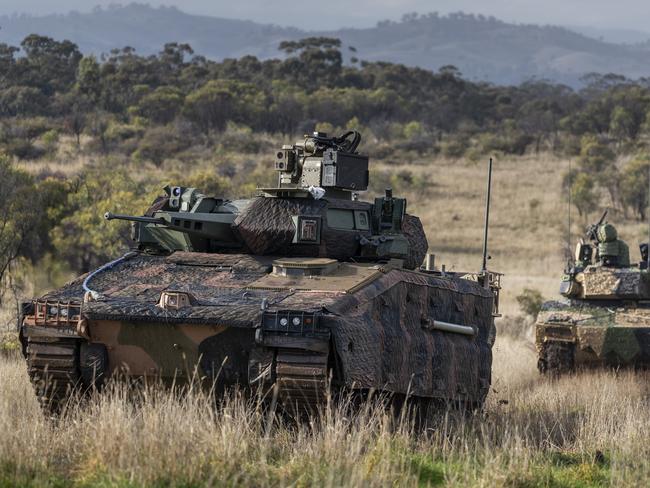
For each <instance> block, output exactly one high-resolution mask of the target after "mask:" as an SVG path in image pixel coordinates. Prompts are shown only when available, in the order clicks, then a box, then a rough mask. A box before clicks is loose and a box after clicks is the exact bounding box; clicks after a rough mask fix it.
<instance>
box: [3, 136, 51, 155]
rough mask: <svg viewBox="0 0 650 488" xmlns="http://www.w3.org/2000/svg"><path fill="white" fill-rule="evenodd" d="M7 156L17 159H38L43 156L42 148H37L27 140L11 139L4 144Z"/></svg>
mask: <svg viewBox="0 0 650 488" xmlns="http://www.w3.org/2000/svg"><path fill="white" fill-rule="evenodd" d="M4 149H5V151H6V153H7V154H9V155H11V156H15V157H17V158H18V159H39V158H40V157H42V156H43V155H45V150H44V149H43V148H40V147H37V146H35V145H34V144H32V143H31V142H30V141H28V140H27V139H13V140H11V141H9V142H8V143H7V144H5V147H4Z"/></svg>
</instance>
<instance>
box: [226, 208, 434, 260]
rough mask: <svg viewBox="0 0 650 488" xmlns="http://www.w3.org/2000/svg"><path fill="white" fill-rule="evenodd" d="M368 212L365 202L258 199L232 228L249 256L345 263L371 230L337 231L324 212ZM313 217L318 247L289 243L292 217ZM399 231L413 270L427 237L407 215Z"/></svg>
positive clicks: (237, 219)
mask: <svg viewBox="0 0 650 488" xmlns="http://www.w3.org/2000/svg"><path fill="white" fill-rule="evenodd" d="M328 208H332V209H354V210H366V211H370V209H371V205H370V204H369V203H366V202H355V201H346V200H332V201H331V202H328V201H327V200H312V199H305V198H286V199H285V198H258V199H255V200H253V201H252V202H251V204H250V205H249V206H248V207H247V208H246V209H245V210H244V211H243V212H242V213H241V214H240V215H239V216H238V217H237V218H236V219H235V222H234V225H233V228H234V231H235V233H236V234H237V235H238V236H239V237H240V239H241V240H242V241H243V243H244V245H245V246H246V248H247V249H248V250H249V251H250V252H251V253H252V254H260V255H269V254H274V253H278V254H282V255H286V256H311V257H329V258H333V259H339V260H347V259H350V258H351V257H354V256H358V255H359V238H360V236H365V237H368V236H370V234H371V232H370V231H361V230H354V231H350V230H339V229H334V228H332V227H329V226H328V222H327V209H328ZM298 215H303V216H314V217H319V218H320V219H321V220H322V223H323V228H322V231H321V242H320V245H315V244H314V245H309V244H301V245H296V244H293V245H292V244H291V243H292V240H293V237H294V235H295V231H296V228H295V225H294V221H293V217H295V216H298ZM402 231H403V232H404V234H405V235H406V237H407V239H408V241H409V244H410V246H409V255H408V257H407V259H406V260H405V263H404V266H405V267H406V268H408V269H415V268H416V267H418V266H420V265H421V264H422V261H423V259H424V256H425V254H426V252H427V249H428V243H427V237H426V235H425V233H424V229H423V227H422V224H421V222H420V219H419V218H417V217H414V216H412V215H406V217H405V219H404V222H403V225H402Z"/></svg>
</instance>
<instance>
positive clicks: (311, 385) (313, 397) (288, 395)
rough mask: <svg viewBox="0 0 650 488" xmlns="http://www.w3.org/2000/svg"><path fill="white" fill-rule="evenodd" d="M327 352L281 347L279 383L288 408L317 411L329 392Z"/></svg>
mask: <svg viewBox="0 0 650 488" xmlns="http://www.w3.org/2000/svg"><path fill="white" fill-rule="evenodd" d="M327 359H328V356H327V354H323V353H316V352H312V351H302V350H296V349H280V350H278V353H277V356H276V367H275V372H276V384H277V385H278V388H279V395H278V396H279V399H280V401H281V402H282V405H283V406H284V408H285V409H287V410H288V411H290V412H291V413H294V414H298V415H301V414H313V413H316V412H317V411H318V409H319V407H320V406H321V405H322V404H323V403H324V402H325V400H326V399H327V394H328V388H327V384H328V377H327Z"/></svg>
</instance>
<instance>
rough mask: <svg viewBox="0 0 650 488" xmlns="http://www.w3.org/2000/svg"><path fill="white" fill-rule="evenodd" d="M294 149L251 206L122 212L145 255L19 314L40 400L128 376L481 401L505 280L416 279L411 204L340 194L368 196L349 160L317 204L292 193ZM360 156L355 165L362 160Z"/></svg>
mask: <svg viewBox="0 0 650 488" xmlns="http://www.w3.org/2000/svg"><path fill="white" fill-rule="evenodd" d="M314 137H315V140H316V141H317V142H318V141H319V139H316V136H314ZM308 142H309V141H308ZM302 147H303V148H304V147H305V146H302ZM285 148H287V146H285ZM339 149H340V148H339ZM343 149H347V150H348V152H349V150H350V148H349V147H347V148H343ZM343 149H340V152H342V153H344V156H345V150H343ZM292 150H293V151H298V149H296V148H295V147H294V149H292ZM352 151H353V150H352ZM288 152H289V151H288V150H285V151H284V152H281V153H278V158H279V160H280V162H281V163H282V167H279V168H278V171H279V172H280V183H279V185H278V188H276V189H264V190H263V192H262V194H261V195H260V196H258V197H256V198H254V199H251V200H247V201H243V200H239V201H234V202H229V201H223V200H219V199H212V198H207V197H205V196H203V195H201V194H199V193H198V192H196V191H195V190H194V189H180V190H178V191H176V190H174V188H173V187H170V188H167V190H166V191H167V196H166V197H164V198H162V199H159V200H158V201H157V202H156V203H155V204H154V206H153V207H152V208H151V209H149V211H148V212H147V213H146V215H145V217H141V218H140V217H138V218H132V217H127V216H124V217H123V218H126V219H129V220H135V223H134V235H135V237H136V242H138V244H139V245H138V248H137V249H135V250H133V251H131V252H129V253H127V254H126V255H125V256H123V257H122V258H119V259H117V260H115V261H113V262H111V263H108V264H107V265H105V266H103V267H101V268H99V269H98V270H96V271H94V272H92V273H90V274H88V275H84V276H81V277H79V278H78V279H76V280H73V281H72V282H70V283H68V284H66V285H65V286H63V287H62V288H60V289H58V290H55V291H52V292H50V293H48V294H46V295H45V296H43V297H41V298H39V299H36V300H34V301H32V302H28V303H25V304H24V306H23V318H22V325H21V338H22V341H23V345H24V353H25V357H26V359H27V363H28V368H29V372H30V376H31V378H32V380H33V382H34V385H35V387H36V389H37V393H38V395H39V397H40V398H41V399H42V400H43V401H44V402H47V403H48V404H50V405H55V406H56V405H59V404H60V403H61V400H64V399H65V398H67V396H68V395H69V394H70V392H71V391H72V390H73V389H75V388H76V387H78V386H79V385H81V386H83V387H84V388H92V387H101V386H102V384H103V383H104V381H105V380H106V379H107V378H110V377H115V376H120V375H125V376H131V377H138V378H141V377H152V378H162V379H164V380H167V381H174V382H177V383H178V382H181V381H184V380H187V379H189V378H198V379H200V380H201V381H203V382H205V383H207V384H208V385H210V386H211V387H212V386H214V387H216V388H215V390H216V391H217V392H219V391H223V390H224V389H226V388H229V387H232V386H235V385H238V386H241V387H245V388H247V389H251V390H258V389H260V388H261V389H262V391H271V390H272V389H275V391H277V392H278V395H279V398H280V400H281V402H282V403H283V404H284V405H290V404H294V405H298V406H301V407H307V408H313V407H314V406H316V405H317V404H318V403H319V401H321V400H322V399H323V397H324V395H325V394H326V391H327V389H328V388H329V387H331V388H336V389H340V388H346V389H349V390H355V391H361V392H368V391H380V392H387V393H390V394H395V395H402V396H405V395H412V396H415V397H418V398H422V399H429V400H441V401H453V402H463V403H469V404H472V405H477V404H481V403H482V402H483V400H484V399H485V397H486V395H487V392H488V390H489V387H490V379H491V373H490V371H491V363H492V344H493V342H494V335H495V329H494V320H493V313H494V308H495V295H494V293H495V292H496V291H498V276H497V275H492V274H490V275H487V276H485V275H471V274H469V275H465V274H453V273H444V272H441V271H436V270H433V269H419V268H418V266H419V264H420V263H421V262H422V261H423V258H424V255H425V252H426V250H427V247H428V246H427V241H426V235H425V234H424V231H423V229H422V225H421V224H420V221H419V219H418V218H417V217H414V216H410V215H408V214H407V213H406V212H405V210H406V201H405V200H404V199H399V198H395V197H393V196H392V193H390V192H387V194H386V196H385V197H383V198H379V199H376V200H375V202H374V203H365V202H361V201H357V200H356V199H355V198H350V196H351V195H347V196H348V198H347V199H346V198H343V197H345V196H346V194H345V193H344V191H343V190H344V189H345V188H346V185H347V186H352V185H354V186H356V187H357V188H358V189H360V190H363V189H365V187H364V184H363V179H362V178H363V177H365V178H367V171H366V172H365V173H363V169H361V170H360V169H359V167H358V166H355V167H354V168H353V170H354V171H353V174H352V176H349V175H348V178H349V179H348V180H347V183H346V182H345V181H341V178H343V176H344V175H346V172H345V171H344V170H345V168H344V167H342V166H341V165H342V164H343V162H344V161H346V160H345V159H344V157H343V156H341V154H339V155H338V156H336V157H334V158H333V159H334V160H336V161H338V164H339V166H338V168H337V172H336V175H337V178H339V179H338V180H337V182H336V185H335V187H334V188H333V189H332V190H331V191H329V190H328V191H325V192H324V193H325V194H324V196H323V195H319V192H318V191H314V190H313V188H309V189H305V188H304V187H303V186H301V184H300V182H298V183H295V185H296V186H295V187H291V186H290V185H291V184H294V183H291V175H286V174H284V171H285V168H286V166H284V163H286V162H287V161H289V160H290V159H289V157H288V156H287V153H288ZM298 152H299V151H298ZM314 154H316V155H317V156H318V157H320V155H319V152H318V151H316V152H312V153H310V156H309V158H307V159H310V161H308V162H309V164H311V166H312V167H317V168H318V165H316V164H315V162H314V161H313V159H314V158H315V157H316V156H314ZM325 154H326V155H325V156H323V157H324V158H327V157H330V156H327V154H329V153H327V152H325ZM351 154H352V155H353V156H354V158H353V157H352V156H350V158H349V159H350V161H348V163H346V164H354V165H359V164H361V165H363V160H362V159H360V157H358V155H356V153H353V152H352V153H351ZM281 156H282V157H281ZM287 164H288V163H287ZM305 164H306V163H305ZM366 164H367V160H366ZM279 165H280V163H276V166H279ZM348 170H349V171H352V170H351V169H349V168H348ZM323 174H325V173H323ZM360 175H361V176H360ZM364 175H365V176H364ZM310 178H311V180H310V181H311V182H313V181H315V180H314V176H313V175H311V176H310ZM322 181H326V180H325V179H324V176H323V180H322ZM283 185H284V186H283ZM310 187H313V185H310ZM359 187H362V188H359ZM308 192H313V193H314V195H316V196H311V195H310V194H307V193H308ZM329 195H331V196H329ZM177 197H178V198H179V200H178V201H174V199H175V198H177ZM109 218H122V217H115V216H112V215H109ZM199 224H200V225H199ZM490 285H492V288H490Z"/></svg>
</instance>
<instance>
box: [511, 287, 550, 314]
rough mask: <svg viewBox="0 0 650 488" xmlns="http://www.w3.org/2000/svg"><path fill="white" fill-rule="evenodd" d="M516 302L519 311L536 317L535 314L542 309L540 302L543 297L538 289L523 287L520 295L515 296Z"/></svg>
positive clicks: (542, 300)
mask: <svg viewBox="0 0 650 488" xmlns="http://www.w3.org/2000/svg"><path fill="white" fill-rule="evenodd" d="M517 303H518V304H519V308H520V309H521V311H522V312H523V313H524V314H526V315H528V316H530V317H533V318H535V317H537V314H538V313H539V311H540V310H541V309H542V304H543V303H544V297H542V294H541V293H540V292H539V290H533V289H531V288H524V291H523V292H522V293H521V295H519V296H517Z"/></svg>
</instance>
